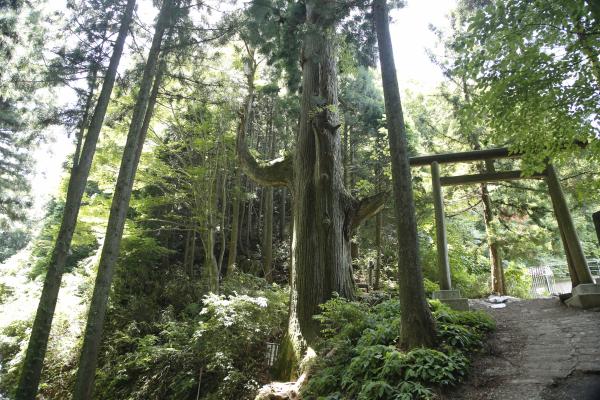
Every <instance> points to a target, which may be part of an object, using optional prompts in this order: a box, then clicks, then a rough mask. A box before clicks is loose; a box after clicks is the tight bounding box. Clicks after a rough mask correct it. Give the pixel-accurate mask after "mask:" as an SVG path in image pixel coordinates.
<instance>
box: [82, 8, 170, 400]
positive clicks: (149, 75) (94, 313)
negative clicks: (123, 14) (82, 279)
mask: <svg viewBox="0 0 600 400" xmlns="http://www.w3.org/2000/svg"><path fill="white" fill-rule="evenodd" d="M172 8H173V2H172V0H165V1H164V2H163V4H162V7H161V10H160V13H159V16H158V20H157V23H156V30H155V32H154V37H153V39H152V45H151V47H150V52H149V54H148V60H147V62H146V66H145V67H144V74H143V77H142V81H141V83H140V89H139V92H138V95H137V99H136V104H135V106H134V110H133V115H132V118H131V123H130V125H129V132H128V134H127V141H126V143H125V149H124V150H123V158H122V160H121V168H120V170H119V176H118V178H117V184H116V186H115V192H114V195H113V200H112V204H111V209H110V214H109V217H108V224H107V228H106V236H105V239H104V246H103V247H102V253H101V256H100V261H99V264H98V274H97V276H96V282H95V285H94V292H93V295H92V300H91V304H90V309H89V313H88V318H87V324H86V329H85V335H84V339H83V346H82V349H81V355H80V360H79V369H78V370H77V379H76V382H75V389H74V392H73V400H89V399H91V398H92V391H93V387H94V375H95V370H96V364H97V361H98V351H99V347H100V340H101V338H102V330H103V326H104V316H105V314H106V307H107V304H108V295H109V293H110V287H111V283H112V277H113V272H114V266H115V264H116V262H117V258H118V255H119V250H120V246H121V239H122V235H123V229H124V227H125V219H126V216H127V211H128V209H129V200H130V198H131V191H132V188H133V181H134V179H135V173H136V171H137V166H138V163H139V160H140V157H141V154H142V148H143V145H144V140H145V137H146V132H147V130H148V126H149V124H150V119H151V117H152V112H153V108H154V105H155V102H156V97H157V95H158V89H159V87H160V81H161V76H162V72H163V71H164V69H165V63H166V60H165V58H164V56H163V60H162V62H161V63H160V64H161V65H160V66H158V64H159V62H158V59H159V54H160V47H161V42H162V38H163V36H164V32H165V29H166V28H167V26H168V25H169V24H170V23H171V22H172V21H171V15H172V12H173V10H172ZM157 70H158V71H157Z"/></svg>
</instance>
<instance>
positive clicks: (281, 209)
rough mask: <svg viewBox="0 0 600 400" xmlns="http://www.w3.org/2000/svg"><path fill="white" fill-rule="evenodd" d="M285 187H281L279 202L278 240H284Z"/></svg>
mask: <svg viewBox="0 0 600 400" xmlns="http://www.w3.org/2000/svg"><path fill="white" fill-rule="evenodd" d="M286 208H287V187H283V188H281V204H280V206H279V241H280V242H282V243H283V242H284V241H285V236H286V231H285V221H286V213H287V210H286Z"/></svg>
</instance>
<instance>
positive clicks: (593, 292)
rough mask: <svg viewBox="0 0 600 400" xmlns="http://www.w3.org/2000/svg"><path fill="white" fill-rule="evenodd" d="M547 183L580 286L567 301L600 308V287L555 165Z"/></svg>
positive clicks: (550, 167)
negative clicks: (592, 271)
mask: <svg viewBox="0 0 600 400" xmlns="http://www.w3.org/2000/svg"><path fill="white" fill-rule="evenodd" d="M546 182H547V183H548V192H549V193H550V197H551V198H552V203H553V205H554V209H555V213H556V219H557V221H558V225H559V229H560V230H561V232H562V234H563V237H564V240H565V242H566V246H565V247H566V250H567V251H566V252H567V257H569V256H570V257H571V260H572V262H573V269H574V270H575V273H576V274H577V281H578V282H579V284H578V285H577V286H575V287H574V288H573V290H572V293H573V296H572V297H571V298H570V299H568V300H567V301H566V303H567V304H568V305H569V306H574V307H581V308H590V307H600V285H597V284H595V282H594V278H593V276H592V273H591V271H590V267H589V266H588V263H587V260H586V258H585V254H584V253H583V248H582V246H581V242H580V241H579V237H578V236H577V231H576V230H575V224H574V223H573V218H572V217H571V213H570V212H569V207H568V205H567V201H566V199H565V194H564V193H563V190H562V187H561V186H560V181H559V179H558V174H557V173H556V169H555V168H554V166H553V165H551V164H549V165H548V167H547V168H546Z"/></svg>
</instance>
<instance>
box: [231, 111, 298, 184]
mask: <svg viewBox="0 0 600 400" xmlns="http://www.w3.org/2000/svg"><path fill="white" fill-rule="evenodd" d="M247 115H248V114H245V115H241V118H240V119H241V121H240V128H239V129H238V136H237V143H236V149H237V154H238V159H239V162H240V166H241V167H242V170H243V171H244V173H245V174H246V175H248V176H249V177H250V179H252V180H253V181H255V182H256V183H259V184H261V185H264V186H287V185H289V184H290V183H291V182H292V177H293V166H292V157H290V156H289V155H286V156H284V157H279V158H276V159H274V160H271V161H262V160H257V159H256V158H255V157H254V156H253V155H252V154H250V151H249V150H248V146H247V145H246V141H245V136H246V129H247V123H246V118H247Z"/></svg>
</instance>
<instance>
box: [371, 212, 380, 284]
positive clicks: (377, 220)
mask: <svg viewBox="0 0 600 400" xmlns="http://www.w3.org/2000/svg"><path fill="white" fill-rule="evenodd" d="M381 214H382V213H377V216H376V217H375V251H376V254H377V255H376V256H375V257H376V259H375V282H374V283H373V290H379V284H380V279H381V225H382V223H381V222H382V221H381V219H382V215H381Z"/></svg>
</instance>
